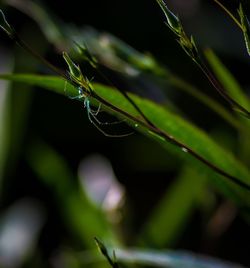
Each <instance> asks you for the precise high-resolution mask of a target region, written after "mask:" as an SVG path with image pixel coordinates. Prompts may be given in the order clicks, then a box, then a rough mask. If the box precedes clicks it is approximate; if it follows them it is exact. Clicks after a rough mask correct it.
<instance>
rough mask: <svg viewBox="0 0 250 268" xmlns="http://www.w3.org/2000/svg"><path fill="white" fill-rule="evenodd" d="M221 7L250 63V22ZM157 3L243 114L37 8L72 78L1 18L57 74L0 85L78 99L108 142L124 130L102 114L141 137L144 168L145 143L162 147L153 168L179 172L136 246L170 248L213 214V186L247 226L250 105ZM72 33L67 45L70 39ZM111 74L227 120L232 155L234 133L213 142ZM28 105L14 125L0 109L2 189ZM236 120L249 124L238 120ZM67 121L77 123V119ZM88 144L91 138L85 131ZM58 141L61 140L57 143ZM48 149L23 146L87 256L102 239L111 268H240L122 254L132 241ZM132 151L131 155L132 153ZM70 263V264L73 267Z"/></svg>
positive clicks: (152, 61)
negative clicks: (206, 211)
mask: <svg viewBox="0 0 250 268" xmlns="http://www.w3.org/2000/svg"><path fill="white" fill-rule="evenodd" d="M215 2H216V3H217V4H219V5H220V7H222V8H223V10H224V11H226V13H227V14H228V15H229V16H230V17H231V18H232V19H233V20H234V21H235V22H236V24H237V25H238V26H239V27H240V29H241V30H242V31H243V34H244V39H245V43H246V47H247V50H248V53H249V22H248V19H247V16H246V13H245V11H244V9H243V7H242V5H240V7H239V10H238V15H239V17H240V21H238V20H237V18H235V16H234V15H232V13H231V12H229V11H228V9H227V8H226V7H224V6H223V5H222V4H221V3H220V2H219V1H217V0H215ZM157 3H158V4H159V6H160V8H161V9H162V10H163V12H164V14H165V17H166V20H167V22H166V24H167V26H168V27H169V28H170V29H171V31H172V32H173V33H174V35H175V36H176V37H177V41H178V43H179V44H180V45H181V47H182V48H183V50H184V51H185V52H186V53H187V54H188V56H189V57H190V58H191V59H192V61H193V62H195V64H196V65H197V66H198V67H199V68H200V70H201V71H202V72H203V74H204V75H205V76H206V78H207V79H208V82H209V83H210V84H211V85H212V86H213V87H214V89H215V90H216V91H217V92H218V93H219V94H220V95H221V96H222V97H223V98H224V100H226V101H227V102H228V103H229V104H230V106H231V108H233V109H234V110H235V111H237V112H239V113H236V114H232V113H231V112H230V111H229V110H227V109H226V108H225V107H224V106H223V104H221V103H220V102H219V101H217V100H214V99H213V98H212V97H211V96H208V95H207V94H206V93H204V92H203V91H201V90H200V89H198V88H197V87H196V86H194V85H193V84H191V83H190V82H187V81H185V80H184V79H183V78H181V77H179V76H178V75H176V74H174V72H172V71H170V70H169V69H168V68H167V67H165V66H164V65H163V64H162V63H160V62H159V61H158V60H157V59H156V58H155V57H153V56H152V55H150V54H148V53H141V52H138V51H137V50H135V49H133V48H132V47H130V46H128V45H127V44H126V43H124V42H122V41H121V40H119V39H118V38H116V37H114V36H112V35H109V34H106V35H102V34H100V33H98V32H97V31H96V32H93V31H92V32H91V31H90V30H86V31H83V32H81V31H77V30H76V29H75V31H73V30H72V29H71V30H69V28H67V31H66V30H65V29H66V27H65V28H64V27H63V26H57V25H56V24H55V23H54V21H53V20H52V19H51V18H50V17H49V16H47V15H46V14H47V13H46V10H45V9H43V8H41V7H39V6H38V5H37V4H35V3H33V4H32V5H31V6H30V9H29V12H31V13H32V15H33V16H34V18H35V19H36V20H37V21H38V24H39V25H40V26H41V27H42V31H43V32H44V33H45V35H46V36H47V37H48V38H49V40H50V41H51V42H53V44H54V45H55V46H57V48H58V45H59V44H60V45H61V46H62V47H64V46H65V47H64V50H66V49H67V50H68V51H69V53H68V52H63V54H62V58H63V59H64V60H65V62H66V65H67V68H66V67H65V66H63V68H64V69H65V70H63V71H62V70H60V69H58V68H57V67H55V66H54V65H52V64H51V63H49V62H47V61H46V60H45V59H44V58H43V57H42V56H40V55H39V54H38V53H36V52H34V51H33V50H32V49H30V47H29V46H28V45H26V43H25V42H24V41H23V40H22V39H21V38H20V37H19V36H18V34H17V33H16V32H15V31H14V29H13V28H12V26H11V25H10V24H9V23H8V22H7V20H6V17H5V15H4V13H3V12H2V11H1V10H0V27H1V29H2V30H3V31H4V32H5V33H6V34H7V35H8V36H9V37H10V38H12V39H13V40H14V41H16V42H17V43H18V44H19V45H20V46H21V47H22V48H24V49H25V50H27V51H28V52H30V53H31V54H32V55H33V56H35V57H36V58H37V59H40V60H41V61H42V63H44V64H46V65H47V66H48V67H49V68H50V69H52V70H53V71H55V72H56V73H57V74H58V75H57V76H52V75H38V74H34V73H35V72H36V70H35V68H34V71H33V70H30V71H29V70H28V71H27V73H24V72H22V71H21V72H19V73H14V74H3V73H1V74H0V79H2V80H7V81H10V82H12V83H14V85H22V87H30V88H34V89H35V88H37V87H39V88H43V89H46V90H48V91H49V92H53V93H56V94H59V95H62V96H66V97H68V96H70V97H71V99H75V103H77V102H76V101H78V102H79V103H80V104H83V105H82V106H85V107H86V106H87V115H88V118H89V121H90V122H88V123H89V124H91V123H93V124H94V125H95V126H96V128H97V129H98V130H100V131H101V132H102V133H105V132H104V131H103V130H102V127H107V126H111V127H113V125H115V124H117V121H115V122H114V123H113V122H111V123H109V122H106V121H105V122H102V121H101V120H100V121H99V117H98V118H97V116H99V112H100V109H101V112H103V111H105V112H106V113H107V114H110V115H111V116H115V117H116V118H118V119H119V120H121V122H125V123H127V124H128V125H129V126H130V127H131V128H133V131H135V132H139V133H140V134H142V135H144V136H145V139H147V141H148V142H145V143H143V144H142V146H141V147H142V148H141V151H140V150H139V149H140V148H139V142H138V140H137V141H136V142H134V143H131V148H132V149H134V150H138V151H139V152H140V153H139V154H140V158H141V159H139V160H138V162H139V161H142V162H143V157H145V156H148V157H152V151H153V150H151V149H150V146H149V144H147V143H149V142H152V144H153V145H152V146H155V144H156V143H157V144H158V145H159V148H160V149H159V150H156V152H157V153H158V152H159V151H160V150H162V151H160V152H161V153H160V154H159V155H157V156H156V158H161V159H156V160H155V159H152V161H151V162H153V161H154V160H155V162H154V164H152V166H154V165H155V166H156V167H159V166H160V165H161V164H160V162H163V163H164V160H165V159H166V161H167V160H168V159H170V158H171V161H173V162H174V163H175V164H174V165H173V166H174V167H173V166H171V164H169V163H166V164H164V165H163V166H164V169H165V170H167V171H168V172H169V171H172V170H173V169H174V171H175V174H174V175H173V178H174V181H173V182H172V183H171V185H170V187H168V188H167V189H164V191H163V193H162V196H160V198H159V200H157V202H155V203H156V204H155V206H154V207H153V208H152V210H151V211H150V212H149V213H148V215H147V217H148V218H147V220H146V221H145V222H143V224H142V227H141V230H140V232H137V233H136V234H134V236H135V237H133V241H132V242H134V243H135V244H139V245H144V246H148V245H150V246H151V247H152V246H154V247H158V248H161V247H166V246H169V247H171V246H173V245H175V244H176V243H177V241H178V239H179V238H180V237H181V236H182V234H183V232H184V231H185V229H186V228H187V225H188V223H189V221H190V218H191V217H192V215H193V213H194V212H195V211H196V209H197V208H201V207H202V205H203V204H206V205H208V206H211V204H214V202H213V201H214V200H215V195H216V194H217V193H216V194H215V191H214V190H213V191H211V190H208V185H213V186H214V188H215V189H216V190H218V191H219V192H220V193H222V194H223V195H224V196H225V197H226V198H228V199H230V200H232V201H233V202H234V204H236V206H237V207H238V208H239V209H240V210H241V212H242V214H243V213H244V214H245V215H246V218H249V209H250V195H249V191H250V170H249V159H250V153H249V152H248V148H249V146H250V142H249V133H250V128H249V127H250V125H249V120H248V119H249V118H248V117H249V114H250V113H249V109H250V103H249V98H248V96H247V94H246V93H245V92H244V90H243V88H242V87H241V86H240V85H239V83H238V82H237V80H236V79H235V78H234V77H233V75H232V74H231V73H230V72H229V70H228V69H227V68H226V67H225V66H224V65H223V64H222V62H221V61H220V60H219V58H218V57H217V56H216V54H215V53H214V52H213V51H212V50H211V49H206V50H205V51H204V54H205V57H206V60H207V62H208V63H209V67H208V66H207V65H206V64H205V63H204V62H203V60H202V57H201V56H200V52H199V50H198V48H197V45H196V43H195V41H194V38H193V37H192V36H188V35H187V34H186V32H185V30H184V27H183V25H182V23H181V20H180V19H179V17H178V16H176V15H175V14H174V13H173V12H172V11H171V10H170V9H169V8H168V6H167V4H166V1H164V0H157ZM39 10H40V11H39ZM45 25H51V28H53V29H52V30H53V31H50V29H48V28H47V27H45ZM66 32H67V34H68V36H66V35H65V33H66ZM75 33H77V34H76V35H82V38H83V39H84V40H80V39H79V40H78V39H77V40H73V41H74V42H72V40H71V38H72V36H73V35H74V34H75ZM104 37H105V38H106V39H105V38H104ZM85 39H86V40H85ZM103 40H104V41H105V42H104V41H103ZM85 41H86V42H85ZM72 44H74V45H72ZM75 48H76V50H77V51H76V50H75ZM69 55H73V56H69ZM84 64H85V65H84ZM86 65H87V67H86ZM83 66H84V67H83ZM85 67H86V68H85ZM89 67H90V68H91V71H93V72H94V73H95V74H96V73H97V74H98V75H100V76H101V78H102V79H104V80H105V82H107V81H108V83H109V84H110V85H109V86H108V85H105V84H103V83H100V82H92V79H91V80H89V79H88V78H87V77H90V76H89V74H88V73H87V71H89V70H88V68H89ZM105 68H108V69H109V71H111V70H113V71H114V70H115V71H116V72H114V74H115V75H117V73H118V76H119V75H120V76H121V77H122V78H123V79H124V80H126V79H127V81H129V83H135V88H136V87H138V85H137V84H136V79H144V78H146V79H148V78H149V79H151V80H150V81H151V82H154V83H155V85H157V86H159V85H160V86H159V87H165V86H166V85H167V86H168V87H169V90H170V91H171V90H172V89H179V90H181V93H182V92H184V93H185V94H188V95H189V96H191V97H192V98H193V99H195V100H196V101H198V102H199V103H200V104H201V105H202V106H206V107H207V108H208V110H211V111H213V112H214V113H213V115H218V116H219V117H221V118H223V119H224V121H226V122H227V123H228V125H229V126H230V127H232V129H231V128H230V130H232V131H233V132H232V133H233V134H231V133H229V134H228V133H227V136H226V137H225V139H228V140H230V141H229V143H230V145H229V146H228V148H227V147H226V146H224V145H223V142H224V140H223V142H221V140H220V135H218V134H217V133H225V132H227V128H225V129H223V126H222V127H220V126H219V127H218V126H217V125H214V126H213V129H212V130H211V131H210V132H209V131H207V132H205V131H204V130H202V129H201V128H200V127H197V126H196V125H195V123H193V122H191V120H190V119H188V116H186V115H185V114H184V113H183V111H182V109H181V108H182V107H180V109H178V108H179V107H177V106H176V104H175V103H174V102H173V101H172V100H171V99H170V100H168V104H169V105H165V104H164V103H163V102H162V104H159V103H158V102H156V101H154V100H151V99H150V98H146V97H142V96H140V95H138V94H136V93H131V92H127V91H126V90H124V89H123V88H120V87H119V86H117V87H116V86H114V85H113V84H112V82H111V83H110V79H109V78H107V77H106V76H105V71H106V69H105ZM24 71H25V69H24ZM111 77H112V76H111ZM146 79H145V81H146ZM101 81H102V80H101ZM143 81H144V80H143ZM23 94H24V93H23V92H21V91H20V92H19V95H23ZM79 94H80V95H79ZM48 96H50V97H52V96H53V97H55V96H54V95H53V94H48ZM25 100H26V97H24V99H23V100H22V97H20V96H19V97H18V98H17V100H16V103H17V104H20V106H19V107H21V108H22V109H23V111H24V115H23V114H22V115H18V114H14V113H13V115H12V118H11V119H10V117H7V116H6V107H8V108H7V109H13V108H14V106H15V107H16V104H15V105H13V104H14V103H11V102H6V103H5V105H6V106H2V107H1V106H0V111H1V112H3V115H1V119H3V120H4V122H1V124H0V135H1V136H0V144H1V146H0V179H1V177H3V175H2V174H4V172H3V170H4V169H6V167H8V164H7V162H8V161H7V159H10V158H9V155H8V153H9V152H7V149H6V148H7V147H8V146H9V147H8V148H11V147H10V143H11V142H10V141H8V142H7V141H6V140H7V138H6V137H7V136H8V133H11V132H12V134H11V135H9V136H10V138H9V140H11V141H14V142H13V144H18V143H21V138H22V135H19V134H20V133H19V132H18V130H17V129H18V126H21V125H22V124H23V125H24V123H25V120H22V119H25V112H27V110H26V109H25V108H28V97H27V100H26V101H27V102H26V101H25ZM73 103H74V102H73V101H72V104H73ZM26 104H27V107H26ZM12 105H13V107H12ZM92 106H93V107H97V110H92V108H91V107H92ZM100 107H101V108H100ZM99 108H100V109H99ZM190 108H191V107H190ZM89 114H91V115H92V116H93V118H94V120H95V121H94V120H92V119H91V117H90V116H89ZM239 114H242V115H244V116H245V117H241V116H239ZM19 116H20V117H19ZM67 116H69V117H70V118H74V117H73V116H72V115H71V114H70V113H68V114H67ZM13 117H15V119H16V122H17V123H16V124H10V125H7V123H8V122H7V121H8V120H9V121H11V120H13ZM216 120H217V118H214V121H216ZM72 121H73V120H72ZM18 122H19V123H18ZM95 122H97V123H98V125H96V123H95ZM77 124H81V122H79V121H77ZM118 124H120V121H118ZM15 126H16V127H15ZM227 127H228V126H227ZM6 129H7V130H6ZM84 131H85V130H84ZM220 131H221V132H220ZM85 134H86V136H87V131H86V132H85ZM59 135H60V133H58V136H59ZM100 135H101V134H100ZM236 135H238V136H239V137H240V139H239V140H234V137H235V136H236ZM19 136H20V137H19ZM38 136H39V135H38ZM107 136H108V135H107ZM109 136H111V135H109ZM114 136H115V135H114ZM116 136H119V135H116ZM123 136H124V135H123ZM136 137H137V138H138V139H139V140H142V139H143V138H142V136H139V135H138V136H136ZM91 138H92V137H91ZM81 139H82V140H83V141H84V142H85V143H89V144H90V146H92V145H93V144H94V143H95V141H92V140H91V142H90V141H89V140H88V139H87V138H86V137H83V138H82V137H81ZM41 140H43V139H40V137H38V139H32V140H31V142H30V141H29V142H28V145H27V146H25V157H26V158H25V159H26V161H27V163H28V165H29V167H30V168H31V169H32V171H33V172H34V174H35V175H36V177H37V178H38V180H39V181H40V183H41V184H42V185H43V186H45V187H46V188H48V189H49V190H50V191H51V192H52V193H53V198H54V199H55V203H56V204H57V205H56V206H57V207H58V211H59V213H60V219H61V221H62V223H63V224H64V225H65V226H67V230H69V231H70V233H72V235H73V236H74V239H76V240H77V241H78V245H80V247H85V248H87V249H91V250H92V249H93V244H94V243H93V242H94V241H93V238H94V237H98V238H95V239H94V240H95V242H96V244H97V247H98V248H99V250H100V251H101V253H102V255H103V256H104V257H105V258H106V260H107V261H108V263H109V265H111V267H113V268H118V262H119V263H120V262H121V263H124V264H128V263H131V262H132V263H134V264H140V265H144V264H149V265H153V266H164V267H165V266H169V267H173V268H178V267H184V266H185V267H197V268H199V267H205V268H210V267H219V265H222V267H234V265H231V264H227V263H223V264H221V263H220V262H219V261H218V260H211V259H209V260H208V259H206V258H205V257H204V258H203V257H197V256H195V255H193V254H186V253H182V252H178V251H177V252H170V251H169V252H167V253H162V252H156V251H147V252H143V251H140V250H128V251H126V250H122V249H119V248H117V247H119V246H120V245H123V244H126V242H125V239H122V235H121V233H120V230H118V229H119V228H117V225H116V224H114V223H113V222H112V220H110V215H109V212H107V211H105V210H104V209H103V208H102V207H98V205H96V204H94V203H93V202H91V200H90V199H89V197H88V193H87V188H86V189H85V188H82V186H80V182H79V180H78V179H79V178H78V177H77V176H76V175H75V174H74V171H72V169H71V167H70V165H69V164H68V163H67V160H66V159H64V157H63V156H62V155H60V153H59V152H58V151H57V150H56V149H55V148H54V147H53V146H50V145H48V144H47V143H46V142H44V141H41ZM231 140H233V142H231ZM3 143H6V144H4V145H6V146H3V147H2V144H3ZM7 143H8V144H7ZM17 146H18V145H17ZM125 147H128V146H126V145H125ZM231 148H232V150H231ZM235 148H237V150H235ZM75 150H79V148H78V147H77V148H76V149H75ZM83 151H85V148H83ZM129 158H130V159H133V156H132V153H131V152H129ZM149 166H150V165H149ZM166 179H167V178H166ZM143 183H145V181H143V182H142V184H143ZM150 183H151V184H152V185H154V184H155V183H156V180H155V178H154V177H153V176H152V178H151V181H150ZM210 191H211V192H210ZM0 231H1V230H0ZM99 237H100V239H101V240H102V241H104V243H105V244H106V243H108V244H111V245H112V246H113V245H114V246H115V248H114V249H115V250H114V251H113V256H112V257H111V254H110V252H111V250H110V248H111V247H110V246H107V247H106V246H105V244H104V243H102V242H101V241H100V240H99ZM63 251H65V253H64V254H63V258H64V260H65V263H73V264H72V265H75V267H81V266H82V265H84V264H86V263H87V265H89V266H90V267H96V261H99V259H98V257H96V254H94V253H93V251H91V252H89V253H88V254H86V256H88V258H86V259H85V258H83V257H80V256H81V254H82V253H79V254H78V253H77V252H75V251H74V250H73V251H70V250H69V249H63V250H62V252H63ZM116 256H117V259H116ZM66 259H68V260H69V261H66ZM93 264H94V265H93ZM98 265H99V264H98ZM70 266H71V265H70ZM101 266H102V264H101Z"/></svg>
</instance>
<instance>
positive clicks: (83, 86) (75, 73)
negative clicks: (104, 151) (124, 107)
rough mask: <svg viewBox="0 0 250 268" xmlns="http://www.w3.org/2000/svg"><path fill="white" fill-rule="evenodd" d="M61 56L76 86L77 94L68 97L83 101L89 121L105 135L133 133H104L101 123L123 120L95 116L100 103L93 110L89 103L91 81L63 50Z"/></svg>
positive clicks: (99, 109)
mask: <svg viewBox="0 0 250 268" xmlns="http://www.w3.org/2000/svg"><path fill="white" fill-rule="evenodd" d="M63 58H64V59H65V61H66V63H67V65H68V67H69V73H68V74H69V77H70V79H71V80H72V81H73V82H74V83H75V84H77V85H79V86H78V96H75V97H70V98H71V99H78V100H83V103H84V108H86V110H87V115H88V119H89V121H90V122H91V123H92V124H93V125H94V126H95V127H96V128H97V129H98V130H99V131H100V132H101V133H103V134H104V135H105V136H107V137H126V136H129V135H131V134H133V133H126V134H119V135H114V134H108V133H106V132H105V131H104V130H103V129H101V127H100V126H101V125H113V124H120V123H122V122H123V121H115V122H111V123H110V122H101V121H100V120H99V119H98V118H97V116H98V114H99V112H100V111H101V103H99V106H98V108H97V110H93V109H92V108H91V103H90V97H91V94H93V92H94V89H93V86H92V84H91V81H90V80H89V79H88V78H87V77H85V76H84V75H83V74H82V71H81V69H80V67H79V66H78V65H76V64H75V63H74V62H73V61H72V60H71V58H70V57H69V55H68V54H67V53H66V52H64V53H63Z"/></svg>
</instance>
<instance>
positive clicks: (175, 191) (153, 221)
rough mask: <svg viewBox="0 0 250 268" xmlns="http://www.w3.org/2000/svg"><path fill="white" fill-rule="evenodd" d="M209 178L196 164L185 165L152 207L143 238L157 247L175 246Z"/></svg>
mask: <svg viewBox="0 0 250 268" xmlns="http://www.w3.org/2000/svg"><path fill="white" fill-rule="evenodd" d="M205 182H206V180H205V179H204V176H203V175H201V174H200V173H198V172H197V171H196V170H195V169H194V168H191V167H185V168H184V169H183V170H182V172H181V174H180V175H179V177H178V178H177V179H175V181H174V182H173V185H172V186H171V187H170V188H168V189H167V192H166V193H165V194H164V195H163V197H162V198H161V200H160V202H159V204H157V205H156V208H155V209H154V210H153V211H152V213H151V215H150V216H149V218H148V220H147V221H146V224H145V226H144V228H143V231H142V234H141V236H140V238H141V239H142V240H143V238H146V241H147V244H149V245H154V247H155V246H157V247H159V248H161V247H166V246H167V247H169V246H172V245H173V243H174V242H175V241H176V240H177V239H178V238H179V236H180V235H181V233H182V231H183V229H184V227H185V226H186V225H187V221H188V219H189V217H190V216H191V213H192V211H193V209H194V208H195V205H196V202H197V201H198V199H199V197H200V193H201V192H202V190H204V187H205V186H206V183H205Z"/></svg>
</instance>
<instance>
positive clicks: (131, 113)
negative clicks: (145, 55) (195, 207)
mask: <svg viewBox="0 0 250 268" xmlns="http://www.w3.org/2000/svg"><path fill="white" fill-rule="evenodd" d="M0 78H2V79H9V80H12V81H19V82H24V83H28V84H32V85H34V86H41V87H44V88H46V89H49V90H52V91H54V92H56V93H60V94H64V88H65V81H64V80H63V79H62V78H59V77H53V76H52V77H51V76H41V75H27V74H26V75H22V74H19V75H0ZM93 88H94V93H95V94H97V95H98V96H99V97H101V98H102V100H105V103H106V104H105V103H104V105H103V107H104V108H105V109H106V110H107V111H108V112H110V113H112V114H114V115H116V116H118V117H121V118H124V119H126V120H127V122H128V123H129V124H130V125H131V126H132V127H134V128H135V129H136V130H138V131H140V132H142V133H143V134H144V135H147V136H148V137H150V138H151V139H154V140H156V141H157V142H159V143H160V144H161V145H162V146H163V147H164V148H166V149H168V150H172V151H174V152H175V153H176V154H177V155H178V156H179V157H182V158H183V159H185V160H187V161H189V163H191V164H194V165H195V166H196V167H197V168H199V170H200V172H205V173H209V178H210V179H211V181H213V182H214V183H215V184H216V185H217V187H218V188H219V189H220V190H222V191H223V192H224V193H225V194H226V195H227V196H229V197H230V198H232V199H234V201H236V202H237V203H238V204H240V205H242V206H246V207H248V206H250V196H249V190H246V189H245V188H243V187H242V186H240V185H238V184H236V183H234V182H232V181H231V180H230V179H229V178H228V177H224V176H223V177H222V176H221V175H218V172H219V170H223V171H224V172H226V173H227V174H230V176H234V177H235V178H236V179H237V180H240V181H241V182H243V183H245V184H247V185H249V184H250V173H249V170H248V169H247V168H246V167H244V166H243V165H242V164H241V163H240V162H238V161H237V160H236V159H235V157H234V156H233V155H232V153H230V152H229V151H225V150H224V149H222V148H221V147H220V146H219V145H218V144H216V142H215V141H213V140H212V139H211V138H210V137H209V136H208V135H207V134H206V133H204V132H203V131H202V130H200V129H198V128H197V127H195V126H194V125H192V124H191V123H189V122H188V121H185V120H184V119H182V118H180V117H179V116H177V115H176V114H173V113H172V112H170V111H168V110H167V109H166V108H164V107H162V106H160V105H159V104H156V103H154V102H152V101H150V100H147V99H143V98H141V97H138V96H135V95H133V94H129V96H130V97H131V98H132V99H133V101H134V102H135V103H136V104H137V105H138V106H139V107H140V108H141V110H142V111H143V113H144V114H145V116H146V117H147V118H148V119H149V120H150V121H151V122H152V123H153V124H154V125H155V126H156V127H157V128H158V129H160V130H161V131H163V132H164V133H167V135H168V137H169V140H170V142H168V141H166V139H165V138H164V137H162V136H160V135H159V134H156V133H154V132H153V131H151V129H150V128H149V127H145V124H143V121H140V120H139V119H138V118H137V116H138V112H136V111H135V109H134V107H133V106H132V105H131V103H129V102H128V101H127V100H126V99H125V98H124V97H123V96H122V95H121V93H120V92H118V91H117V90H115V89H112V88H110V87H107V86H104V85H101V84H93ZM66 90H67V92H68V94H69V95H73V94H76V91H77V90H76V89H75V88H74V87H73V86H71V85H69V84H67V85H66ZM91 101H92V103H93V104H95V105H98V103H97V102H96V101H95V102H94V101H93V98H92V99H91ZM107 105H108V106H107ZM110 105H113V106H112V107H113V108H112V107H111V106H110ZM114 107H115V108H114ZM111 108H112V109H111ZM115 110H117V111H123V112H117V111H115ZM124 115H126V117H124ZM133 118H134V119H133ZM140 122H141V124H140ZM176 141H178V142H179V144H180V143H182V144H183V145H185V147H183V148H182V149H181V148H180V147H179V146H176V145H174V144H176ZM187 148H189V149H187ZM191 150H192V153H191ZM194 152H195V154H196V156H195V155H194ZM194 156H195V157H194ZM198 159H199V160H200V161H198ZM201 162H203V163H206V165H204V164H201ZM209 163H212V164H213V165H215V166H216V168H215V170H216V171H217V173H215V172H212V171H211V166H210V165H209ZM208 166H210V168H208ZM219 173H220V172H219ZM220 174H221V173H220Z"/></svg>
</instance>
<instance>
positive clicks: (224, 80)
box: [204, 49, 250, 109]
mask: <svg viewBox="0 0 250 268" xmlns="http://www.w3.org/2000/svg"><path fill="white" fill-rule="evenodd" d="M204 53H205V56H206V59H207V60H208V62H209V64H210V66H211V67H212V70H213V71H214V73H215V75H216V77H217V78H218V79H219V81H220V82H221V84H222V85H223V87H224V88H225V89H226V90H227V92H228V93H229V95H230V96H231V97H232V98H233V99H234V100H236V101H237V102H238V103H239V104H240V105H242V106H243V107H244V108H245V109H250V102H249V99H248V97H247V95H246V94H245V93H244V91H243V89H242V88H241V86H240V85H239V83H238V82H237V80H236V79H235V78H234V77H233V75H232V74H231V73H230V72H229V70H228V69H227V68H226V66H225V65H224V64H223V63H222V62H221V61H220V59H219V58H218V57H217V56H216V54H215V53H214V52H213V51H212V50H211V49H206V50H205V51H204Z"/></svg>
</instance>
